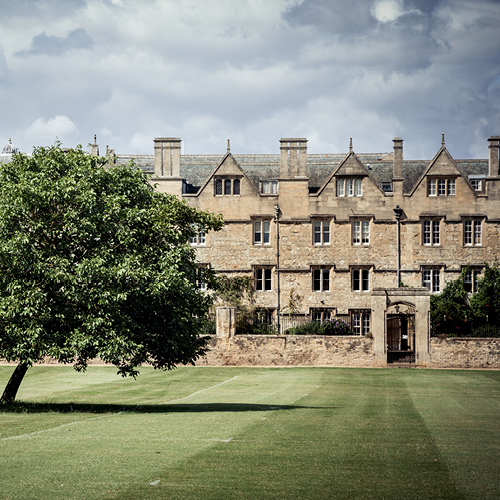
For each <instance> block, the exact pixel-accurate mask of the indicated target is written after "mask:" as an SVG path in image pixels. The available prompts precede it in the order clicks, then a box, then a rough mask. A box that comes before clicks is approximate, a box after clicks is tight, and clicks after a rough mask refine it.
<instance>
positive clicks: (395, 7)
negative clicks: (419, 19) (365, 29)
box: [371, 0, 404, 23]
mask: <svg viewBox="0 0 500 500" xmlns="http://www.w3.org/2000/svg"><path fill="white" fill-rule="evenodd" d="M403 3H404V0H378V1H377V2H375V3H374V4H373V6H372V8H371V13H372V15H373V17H374V18H375V19H376V20H377V21H379V22H381V23H387V22H389V21H395V20H396V19H397V18H398V17H401V16H402V15H403V14H404V9H403Z"/></svg>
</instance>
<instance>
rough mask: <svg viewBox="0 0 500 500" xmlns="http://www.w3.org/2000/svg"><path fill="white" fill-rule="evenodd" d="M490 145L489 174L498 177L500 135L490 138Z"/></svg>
mask: <svg viewBox="0 0 500 500" xmlns="http://www.w3.org/2000/svg"><path fill="white" fill-rule="evenodd" d="M488 142H489V146H488V150H489V162H488V167H489V168H488V176H489V177H498V175H499V174H500V172H499V161H498V152H499V148H500V135H492V136H491V137H489V138H488Z"/></svg>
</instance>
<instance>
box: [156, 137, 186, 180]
mask: <svg viewBox="0 0 500 500" xmlns="http://www.w3.org/2000/svg"><path fill="white" fill-rule="evenodd" d="M154 143H155V175H156V176H157V177H180V175H181V139H180V138H179V137H155V139H154Z"/></svg>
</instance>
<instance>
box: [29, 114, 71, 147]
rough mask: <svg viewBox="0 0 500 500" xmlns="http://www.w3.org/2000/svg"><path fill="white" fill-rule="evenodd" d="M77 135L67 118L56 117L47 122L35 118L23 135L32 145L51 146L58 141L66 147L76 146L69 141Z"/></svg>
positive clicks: (62, 116)
mask: <svg viewBox="0 0 500 500" xmlns="http://www.w3.org/2000/svg"><path fill="white" fill-rule="evenodd" d="M78 133H79V132H78V128H77V127H76V125H75V124H74V123H73V122H72V121H71V120H70V119H69V118H68V117H67V116H64V115H57V116H55V117H54V118H49V119H48V120H45V119H44V118H37V119H36V120H35V121H34V122H33V123H32V124H31V125H30V126H29V127H28V128H27V129H26V130H25V131H24V133H23V135H24V136H25V137H29V139H30V140H31V141H33V144H37V145H47V144H53V143H54V141H55V140H56V139H58V140H60V141H61V142H63V145H66V147H73V146H75V145H76V144H71V143H70V142H69V141H71V140H72V139H74V138H75V136H77V135H78Z"/></svg>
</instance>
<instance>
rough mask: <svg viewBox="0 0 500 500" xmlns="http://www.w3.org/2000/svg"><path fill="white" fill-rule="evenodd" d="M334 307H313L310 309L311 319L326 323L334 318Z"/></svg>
mask: <svg viewBox="0 0 500 500" xmlns="http://www.w3.org/2000/svg"><path fill="white" fill-rule="evenodd" d="M333 313H334V309H333V308H332V307H312V308H311V309H310V310H309V314H310V316H311V321H319V322H320V323H324V322H325V321H329V320H331V319H332V317H333Z"/></svg>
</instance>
